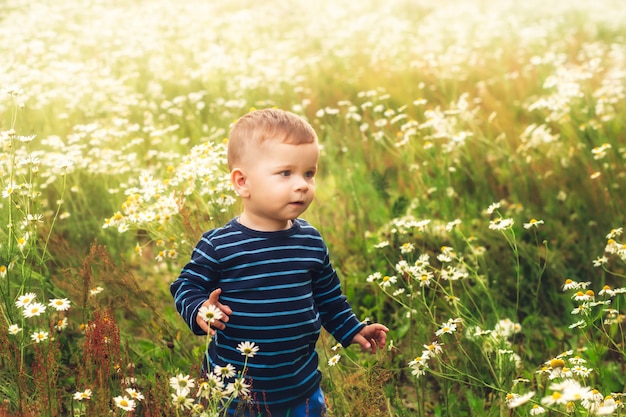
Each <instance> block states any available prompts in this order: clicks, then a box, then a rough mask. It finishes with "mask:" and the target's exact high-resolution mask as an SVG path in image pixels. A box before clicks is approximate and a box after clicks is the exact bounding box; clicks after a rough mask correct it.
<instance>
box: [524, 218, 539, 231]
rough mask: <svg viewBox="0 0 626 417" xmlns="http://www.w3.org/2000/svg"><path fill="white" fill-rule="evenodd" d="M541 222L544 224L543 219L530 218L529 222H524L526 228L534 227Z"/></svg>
mask: <svg viewBox="0 0 626 417" xmlns="http://www.w3.org/2000/svg"><path fill="white" fill-rule="evenodd" d="M540 224H543V220H537V219H530V220H529V221H528V223H524V229H530V228H532V227H539V225H540Z"/></svg>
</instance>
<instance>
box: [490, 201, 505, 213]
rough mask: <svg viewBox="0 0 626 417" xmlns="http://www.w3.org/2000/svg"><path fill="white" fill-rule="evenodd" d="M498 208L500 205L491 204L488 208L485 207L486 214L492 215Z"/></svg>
mask: <svg viewBox="0 0 626 417" xmlns="http://www.w3.org/2000/svg"><path fill="white" fill-rule="evenodd" d="M500 207H502V204H501V203H491V204H490V205H489V207H487V214H493V213H494V212H495V211H496V210H498V209H499V208H500Z"/></svg>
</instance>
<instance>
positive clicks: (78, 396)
mask: <svg viewBox="0 0 626 417" xmlns="http://www.w3.org/2000/svg"><path fill="white" fill-rule="evenodd" d="M74 399H75V400H76V401H82V400H90V399H91V390H90V389H86V390H85V391H77V392H75V393H74Z"/></svg>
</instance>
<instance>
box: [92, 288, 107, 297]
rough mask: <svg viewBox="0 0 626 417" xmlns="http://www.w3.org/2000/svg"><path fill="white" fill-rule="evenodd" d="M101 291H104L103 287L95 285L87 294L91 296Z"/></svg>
mask: <svg viewBox="0 0 626 417" xmlns="http://www.w3.org/2000/svg"><path fill="white" fill-rule="evenodd" d="M102 291H104V288H102V287H96V288H94V289H92V290H89V295H92V296H93V295H98V294H100V293H101V292H102Z"/></svg>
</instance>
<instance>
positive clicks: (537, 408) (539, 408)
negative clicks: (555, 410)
mask: <svg viewBox="0 0 626 417" xmlns="http://www.w3.org/2000/svg"><path fill="white" fill-rule="evenodd" d="M545 412H546V409H545V408H543V407H542V406H540V405H537V404H535V405H533V408H531V409H530V415H531V416H539V415H541V414H545Z"/></svg>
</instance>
